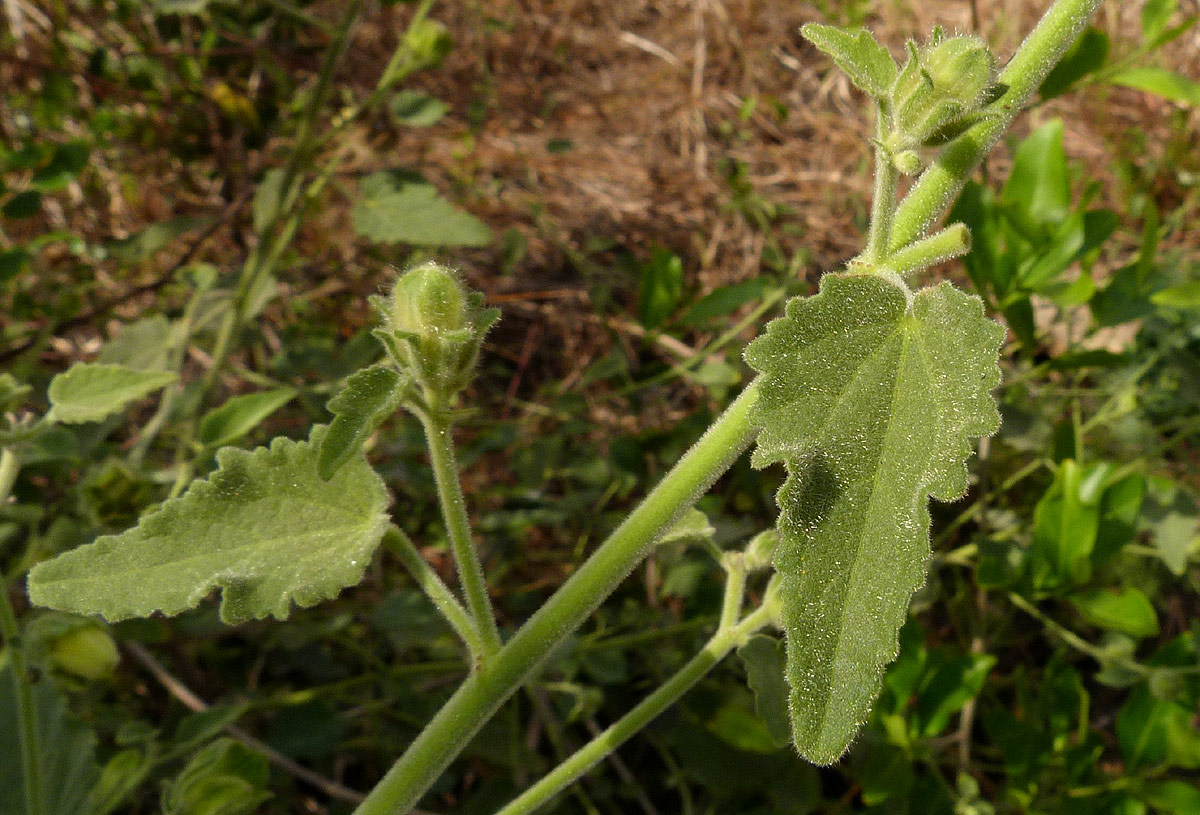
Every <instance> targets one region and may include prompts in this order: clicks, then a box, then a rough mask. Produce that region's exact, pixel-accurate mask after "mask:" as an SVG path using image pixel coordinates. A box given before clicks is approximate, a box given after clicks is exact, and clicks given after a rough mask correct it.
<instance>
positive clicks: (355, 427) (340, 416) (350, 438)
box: [317, 365, 404, 481]
mask: <svg viewBox="0 0 1200 815" xmlns="http://www.w3.org/2000/svg"><path fill="white" fill-rule="evenodd" d="M403 385H404V382H403V380H402V379H401V377H400V374H398V373H396V372H395V371H394V370H393V369H391V368H388V367H386V366H383V365H372V366H371V367H370V368H364V369H363V370H361V371H356V372H355V373H354V374H352V375H351V376H350V378H349V379H347V380H346V387H344V388H342V390H341V391H340V392H339V393H338V395H337V396H335V397H333V398H332V399H330V400H329V404H327V405H326V407H327V408H328V409H329V412H330V413H332V414H333V422H331V423H330V425H329V430H328V431H326V433H325V437H324V438H323V439H322V440H321V450H320V456H319V462H318V465H317V470H318V472H320V474H321V478H323V479H325V480H326V481H328V480H329V479H330V478H333V474H334V473H336V472H337V470H338V468H339V467H341V466H342V465H343V464H345V463H346V462H347V461H349V460H350V458H351V457H352V456H355V455H358V453H359V451H360V450H361V449H362V446H363V442H365V441H366V440H367V437H368V436H370V435H371V434H372V433H373V432H375V428H376V427H378V426H379V423H380V422H382V421H383V420H384V419H386V418H387V417H388V416H389V415H390V414H391V413H393V412H394V411H395V410H396V408H397V407H398V406H399V405H400V399H401V397H402V395H403V393H402V391H403Z"/></svg>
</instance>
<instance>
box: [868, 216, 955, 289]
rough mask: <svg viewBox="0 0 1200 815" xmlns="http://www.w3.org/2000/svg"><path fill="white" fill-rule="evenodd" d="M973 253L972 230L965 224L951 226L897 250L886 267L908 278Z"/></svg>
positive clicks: (886, 262)
mask: <svg viewBox="0 0 1200 815" xmlns="http://www.w3.org/2000/svg"><path fill="white" fill-rule="evenodd" d="M970 251H971V230H970V229H967V227H966V226H965V225H963V224H950V226H948V227H946V228H945V229H942V230H940V231H938V232H935V233H934V234H932V235H930V236H929V237H928V238H922V239H921V240H919V241H914V242H913V243H910V244H909V245H908V246H905V247H904V248H903V249H897V250H896V251H894V252H893V253H892V254H891V256H890V257H889V258H888V259H887V260H886V261H885V262H884V266H885V267H886V268H888V269H890V270H891V271H893V272H895V273H896V274H898V275H900V276H901V277H908V276H909V275H913V274H916V273H917V272H921V271H924V270H925V269H928V268H929V267H930V266H936V265H937V264H939V263H942V262H943V261H947V260H951V259H953V258H957V257H962V256H963V255H965V254H967V252H970Z"/></svg>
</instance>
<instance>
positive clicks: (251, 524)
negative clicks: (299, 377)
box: [29, 427, 388, 623]
mask: <svg viewBox="0 0 1200 815" xmlns="http://www.w3.org/2000/svg"><path fill="white" fill-rule="evenodd" d="M324 430H325V429H324V428H323V427H318V428H314V430H313V434H312V437H311V439H310V440H309V441H307V442H295V441H292V440H290V439H275V440H274V441H273V442H272V443H271V446H270V447H269V448H266V447H260V448H258V449H257V450H253V451H245V450H237V449H234V448H231V447H226V448H224V449H222V450H220V451H218V453H217V462H218V467H217V470H216V471H215V472H214V473H213V474H212V475H211V476H209V478H207V479H205V480H202V481H197V482H195V483H193V484H192V486H191V487H189V488H188V491H187V492H185V493H184V494H183V495H181V496H180V497H178V498H174V499H171V500H169V501H167V502H165V503H164V504H162V505H161V507H160V508H158V509H157V510H154V511H152V512H150V513H148V514H146V515H144V516H143V517H142V519H141V521H140V522H139V523H138V525H137V526H135V527H134V528H133V529H130V530H128V531H126V532H123V533H121V534H120V535H105V536H103V537H101V538H99V539H97V540H96V542H95V543H91V544H88V545H87V546H81V547H80V548H78V549H75V550H72V551H70V552H66V553H64V554H62V555H59V556H58V557H56V558H54V559H53V560H49V561H46V562H45V563H40V564H38V565H37V566H35V567H34V568H33V570H32V571H31V572H30V574H29V596H30V599H31V600H32V601H33V602H34V603H37V604H38V605H43V606H50V607H51V608H57V609H61V610H63V611H73V612H75V613H78V614H100V615H102V616H103V617H105V618H107V619H109V620H124V619H127V618H129V617H145V616H149V615H150V614H153V613H154V612H155V611H161V612H162V613H164V614H167V615H172V614H178V613H179V612H181V611H184V610H186V609H189V608H192V607H194V606H196V605H198V604H199V603H200V601H201V600H203V599H204V598H205V596H207V595H208V594H209V592H211V591H212V590H213V589H217V588H219V589H221V593H222V595H221V618H222V619H223V620H225V621H226V622H228V623H237V622H242V621H245V620H250V619H257V618H262V617H266V616H268V615H271V616H274V617H277V618H279V619H283V618H285V617H287V615H288V612H289V611H290V610H291V604H292V603H293V602H295V603H296V604H297V605H299V606H311V605H313V604H314V603H316V602H318V601H320V600H323V599H326V598H329V597H333V596H334V595H335V594H337V593H338V592H339V591H341V590H342V589H344V588H345V587H347V586H352V585H354V584H355V583H357V582H358V581H359V580H360V579H361V578H362V575H363V571H364V570H365V569H366V567H367V563H368V561H369V560H370V558H371V554H372V552H374V550H375V547H376V546H377V545H378V543H379V541H380V539H381V538H382V537H383V532H384V529H385V528H386V527H387V522H388V519H387V513H386V512H385V509H386V507H387V491H386V489H385V488H384V485H383V482H382V480H380V478H379V476H378V475H376V474H375V472H374V471H373V470H372V469H371V468H370V467H369V466H368V465H367V463H366V461H365V460H364V459H362V458H361V457H359V458H358V459H356V460H352V461H350V462H347V464H346V465H345V466H343V467H342V468H341V469H339V470H338V472H337V474H336V475H335V476H334V477H333V478H332V479H330V480H328V481H326V480H323V479H322V478H321V477H320V476H319V475H318V474H317V445H318V444H319V442H320V438H321V436H322V435H323V434H324Z"/></svg>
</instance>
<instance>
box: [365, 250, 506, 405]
mask: <svg viewBox="0 0 1200 815" xmlns="http://www.w3.org/2000/svg"><path fill="white" fill-rule="evenodd" d="M371 305H372V307H373V308H374V309H375V311H376V312H377V313H378V314H379V316H380V318H381V321H382V322H383V326H382V327H381V328H380V329H378V330H376V331H375V336H376V337H378V338H379V340H380V342H382V343H383V345H384V347H385V348H386V349H387V351H388V355H389V356H390V357H391V358H392V362H393V363H394V364H395V366H396V369H397V370H398V371H399V372H401V373H402V374H403V375H404V376H406V377H407V378H408V379H409V381H411V382H413V383H414V384H415V385H417V386H418V387H419V390H420V391H422V392H423V399H424V402H423V405H424V408H425V409H432V408H434V407H436V408H437V409H442V408H444V407H445V406H447V405H449V404H450V402H451V401H452V400H453V398H454V396H455V395H456V394H457V393H458V392H459V391H461V390H462V389H463V388H465V387H466V386H467V383H469V382H470V381H471V378H472V377H473V376H474V372H475V361H476V359H478V357H479V348H480V346H481V345H482V344H483V338H484V336H485V335H486V334H487V332H488V329H489V328H491V327H492V324H493V323H495V322H496V320H497V319H499V317H500V312H499V311H498V310H497V309H494V308H493V309H485V308H483V295H482V294H479V293H468V292H467V290H466V288H465V287H464V286H463V284H462V282H461V281H460V280H459V279H458V277H457V276H456V275H455V274H454V272H452V271H450V270H449V269H447V268H445V267H444V266H440V265H438V264H436V263H423V264H421V265H420V266H417V267H415V268H413V269H410V270H409V271H407V272H405V273H404V274H403V275H401V276H400V279H399V280H397V281H396V285H395V287H394V288H393V289H392V296H391V298H390V299H388V300H385V299H383V298H381V297H372V298H371ZM413 404H414V405H415V404H417V403H416V402H414V403H413Z"/></svg>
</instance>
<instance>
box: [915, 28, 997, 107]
mask: <svg viewBox="0 0 1200 815" xmlns="http://www.w3.org/2000/svg"><path fill="white" fill-rule="evenodd" d="M921 56H922V60H921V64H922V67H923V68H924V69H925V72H926V73H927V74H929V78H930V79H931V80H932V81H933V87H934V90H935V91H936V93H937V94H938V96H939V97H941V98H943V99H949V100H951V101H954V102H957V103H959V104H960V105H962V106H963V109H964V110H965V111H968V112H971V111H974V110H976V109H977V108H978V107H979V105H980V104H982V102H983V100H984V98H985V96H986V95H987V90H988V88H989V87H991V84H992V81H993V80H994V79H995V75H996V58H995V57H994V56H992V52H991V50H990V49H988V47H987V45H986V44H985V43H984V41H983V40H981V39H980V38H979V37H950V38H949V39H945V40H942V41H941V42H940V43H938V44H937V45H935V46H932V47H931V48H928V49H926V50H925V51H924V52H923V53H922V55H921Z"/></svg>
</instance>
